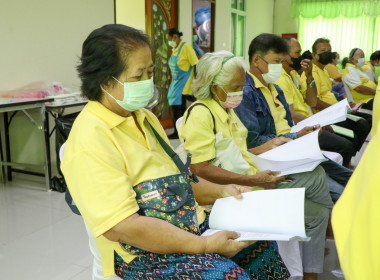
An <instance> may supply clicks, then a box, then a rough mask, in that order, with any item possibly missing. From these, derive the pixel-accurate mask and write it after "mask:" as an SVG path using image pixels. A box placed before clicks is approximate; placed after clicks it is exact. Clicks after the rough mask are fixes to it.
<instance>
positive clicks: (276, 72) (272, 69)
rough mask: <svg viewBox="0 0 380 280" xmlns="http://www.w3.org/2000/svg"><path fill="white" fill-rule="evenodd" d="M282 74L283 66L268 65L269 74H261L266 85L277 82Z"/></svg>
mask: <svg viewBox="0 0 380 280" xmlns="http://www.w3.org/2000/svg"><path fill="white" fill-rule="evenodd" d="M281 74H282V64H281V63H279V64H274V63H269V64H268V73H264V74H261V75H262V76H263V79H264V81H265V82H266V83H268V84H271V83H274V82H276V81H277V80H278V79H279V78H280V77H281Z"/></svg>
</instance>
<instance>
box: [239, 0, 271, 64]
mask: <svg viewBox="0 0 380 280" xmlns="http://www.w3.org/2000/svg"><path fill="white" fill-rule="evenodd" d="M246 3H247V20H246V33H245V51H244V55H245V58H246V61H247V62H248V49H249V45H250V43H251V41H252V40H253V38H255V37H256V36H257V35H260V34H261V33H273V9H274V0H265V1H263V0H246Z"/></svg>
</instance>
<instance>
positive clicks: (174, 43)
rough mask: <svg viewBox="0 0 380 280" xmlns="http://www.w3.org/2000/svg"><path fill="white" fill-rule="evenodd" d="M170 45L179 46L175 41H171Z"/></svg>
mask: <svg viewBox="0 0 380 280" xmlns="http://www.w3.org/2000/svg"><path fill="white" fill-rule="evenodd" d="M168 44H169V46H171V47H172V48H173V49H174V48H175V47H176V46H177V43H176V42H174V41H169V43H168Z"/></svg>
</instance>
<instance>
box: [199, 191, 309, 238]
mask: <svg viewBox="0 0 380 280" xmlns="http://www.w3.org/2000/svg"><path fill="white" fill-rule="evenodd" d="M304 203H305V189H304V188H297V189H281V190H264V191H253V192H248V193H243V199H236V198H234V197H227V198H221V199H218V200H216V202H215V204H214V205H213V207H212V210H211V214H210V221H209V225H210V229H209V230H207V231H206V232H204V233H203V234H202V236H208V235H212V234H214V233H215V232H217V231H220V230H229V231H236V232H239V233H240V234H241V235H240V237H239V238H238V239H237V240H238V241H245V240H282V241H288V240H299V241H308V240H309V239H310V238H309V237H307V236H306V233H305V225H304V224H305V221H304Z"/></svg>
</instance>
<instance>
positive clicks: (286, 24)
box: [274, 0, 298, 35]
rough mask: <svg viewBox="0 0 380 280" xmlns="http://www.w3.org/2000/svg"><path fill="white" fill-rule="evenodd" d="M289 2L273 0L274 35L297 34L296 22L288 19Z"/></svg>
mask: <svg viewBox="0 0 380 280" xmlns="http://www.w3.org/2000/svg"><path fill="white" fill-rule="evenodd" d="M291 2H292V1H291V0H274V33H275V34H278V35H281V34H282V33H297V32H298V25H297V20H296V19H292V18H290V10H291Z"/></svg>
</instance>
